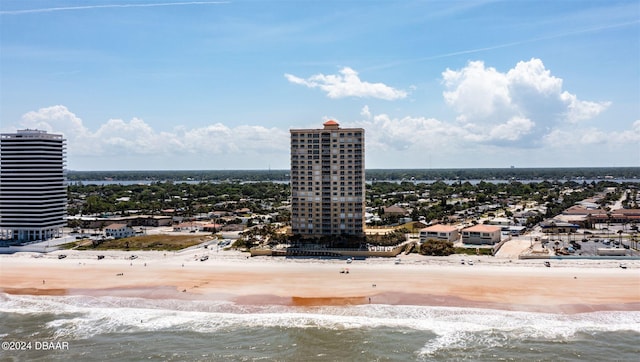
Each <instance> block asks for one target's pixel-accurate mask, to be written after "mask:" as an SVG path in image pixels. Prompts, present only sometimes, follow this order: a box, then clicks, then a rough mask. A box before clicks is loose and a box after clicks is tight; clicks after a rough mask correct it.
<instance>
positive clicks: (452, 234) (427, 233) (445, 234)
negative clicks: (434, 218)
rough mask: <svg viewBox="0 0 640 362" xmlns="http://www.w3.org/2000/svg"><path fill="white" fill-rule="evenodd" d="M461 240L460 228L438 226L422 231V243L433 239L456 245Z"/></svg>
mask: <svg viewBox="0 0 640 362" xmlns="http://www.w3.org/2000/svg"><path fill="white" fill-rule="evenodd" d="M459 238H460V234H459V233H458V228H457V227H455V226H453V225H443V224H436V225H431V226H428V227H426V228H424V229H420V242H421V243H424V242H425V241H427V240H432V239H437V240H448V241H451V242H453V243H455V242H456V241H458V239H459Z"/></svg>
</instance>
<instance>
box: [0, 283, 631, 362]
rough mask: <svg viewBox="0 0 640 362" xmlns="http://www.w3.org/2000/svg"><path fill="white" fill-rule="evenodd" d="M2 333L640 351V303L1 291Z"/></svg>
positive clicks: (313, 350)
mask: <svg viewBox="0 0 640 362" xmlns="http://www.w3.org/2000/svg"><path fill="white" fill-rule="evenodd" d="M0 340H1V341H2V350H0V360H9V361H11V360H15V361H26V360H29V361H58V360H59V361H69V360H76V361H94V360H95V361H104V360H117V361H142V360H151V361H185V360H186V361H638V359H639V356H640V312H591V313H582V314H572V315H559V314H546V313H526V312H509V311H498V310H488V309H472V308H448V307H426V306H392V305H377V304H368V305H357V306H339V307H337V306H330V307H287V306H281V305H280V306H268V305H266V306H247V305H237V304H234V303H231V302H219V301H203V300H197V301H192V300H189V301H185V300H150V299H141V298H123V297H117V298H115V297H89V296H55V297H54V296H23V295H8V294H2V293H0ZM29 343H30V344H29ZM29 346H30V347H29Z"/></svg>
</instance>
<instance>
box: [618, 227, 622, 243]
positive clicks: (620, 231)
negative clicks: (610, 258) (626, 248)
mask: <svg viewBox="0 0 640 362" xmlns="http://www.w3.org/2000/svg"><path fill="white" fill-rule="evenodd" d="M617 233H618V242H619V243H620V245H622V230H618V231H617Z"/></svg>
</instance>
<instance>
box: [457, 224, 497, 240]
mask: <svg viewBox="0 0 640 362" xmlns="http://www.w3.org/2000/svg"><path fill="white" fill-rule="evenodd" d="M501 229H502V228H501V227H500V226H494V225H483V224H479V225H474V226H470V227H468V228H465V229H462V243H463V244H474V245H482V244H488V245H493V244H497V243H499V242H500V234H501Z"/></svg>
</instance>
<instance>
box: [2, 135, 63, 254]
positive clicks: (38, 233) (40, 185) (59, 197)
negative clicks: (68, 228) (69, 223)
mask: <svg viewBox="0 0 640 362" xmlns="http://www.w3.org/2000/svg"><path fill="white" fill-rule="evenodd" d="M65 148H66V140H65V139H64V138H63V136H62V135H59V134H49V133H47V132H46V131H40V130H30V129H26V130H18V131H17V132H16V133H3V134H1V135H0V240H1V241H4V242H9V243H16V242H20V243H22V242H31V241H38V240H47V239H51V238H54V237H58V236H61V235H62V228H63V227H64V226H65V224H66V214H67V182H66V171H65Z"/></svg>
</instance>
